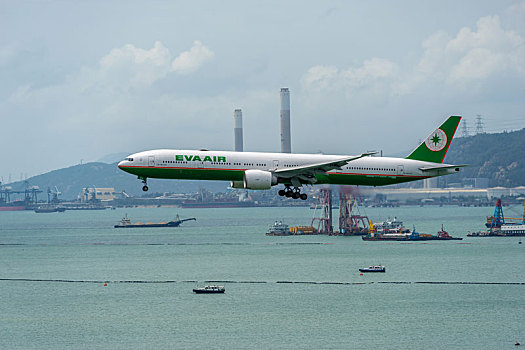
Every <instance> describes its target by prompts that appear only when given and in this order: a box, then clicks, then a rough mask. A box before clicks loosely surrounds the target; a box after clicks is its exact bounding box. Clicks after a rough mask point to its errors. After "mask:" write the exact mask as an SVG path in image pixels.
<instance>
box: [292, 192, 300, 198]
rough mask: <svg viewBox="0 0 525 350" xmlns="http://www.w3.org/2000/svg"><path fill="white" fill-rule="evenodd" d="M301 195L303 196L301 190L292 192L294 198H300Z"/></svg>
mask: <svg viewBox="0 0 525 350" xmlns="http://www.w3.org/2000/svg"><path fill="white" fill-rule="evenodd" d="M300 196H301V194H300V193H299V192H294V193H293V194H292V197H293V199H298V198H299V197H300Z"/></svg>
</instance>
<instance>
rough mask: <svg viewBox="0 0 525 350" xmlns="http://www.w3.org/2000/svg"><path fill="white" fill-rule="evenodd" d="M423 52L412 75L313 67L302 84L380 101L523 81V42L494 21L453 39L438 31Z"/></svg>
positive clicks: (383, 62)
mask: <svg viewBox="0 0 525 350" xmlns="http://www.w3.org/2000/svg"><path fill="white" fill-rule="evenodd" d="M522 7H523V4H522V5H521V7H520V9H521V8H522ZM422 48H423V54H422V57H421V58H420V59H419V60H418V62H417V64H416V65H415V66H414V67H413V69H408V70H405V71H401V70H400V68H399V67H400V64H397V63H395V62H392V61H390V60H387V59H384V58H371V59H368V60H365V61H364V62H363V64H362V65H360V66H357V67H356V66H350V67H347V68H344V69H340V68H338V67H335V66H322V65H318V66H314V67H311V68H310V69H308V70H307V72H306V73H305V74H304V75H303V77H302V79H301V84H302V87H303V88H304V89H305V90H307V91H312V92H322V91H324V92H329V91H334V90H338V89H343V90H344V91H345V92H346V94H347V95H359V96H361V95H363V94H364V93H366V94H367V95H368V96H369V97H370V95H371V94H375V95H376V98H377V99H384V98H385V96H399V95H406V94H410V93H413V92H417V91H418V90H419V89H421V88H424V89H427V88H428V87H429V86H431V87H433V88H441V89H450V88H451V87H455V88H458V89H461V88H471V87H472V84H477V85H483V84H488V83H487V82H488V81H489V79H495V78H498V77H500V76H517V77H518V79H519V78H520V77H521V78H523V77H524V76H525V40H524V38H523V37H521V36H520V35H519V34H518V33H516V32H514V31H512V30H505V29H504V28H502V26H501V22H500V18H499V17H498V16H487V17H482V18H480V19H479V20H478V21H477V23H476V29H475V30H473V29H471V28H469V27H464V28H461V29H460V30H459V31H458V32H457V34H456V35H455V36H454V37H451V36H450V35H448V34H447V33H446V32H445V31H438V32H436V33H435V34H433V35H431V36H430V37H428V38H427V39H426V40H424V41H423V43H422Z"/></svg>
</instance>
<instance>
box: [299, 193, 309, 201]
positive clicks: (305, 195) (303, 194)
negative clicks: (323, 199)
mask: <svg viewBox="0 0 525 350" xmlns="http://www.w3.org/2000/svg"><path fill="white" fill-rule="evenodd" d="M300 198H301V199H302V200H303V201H305V200H306V198H308V195H307V194H306V193H301V196H300Z"/></svg>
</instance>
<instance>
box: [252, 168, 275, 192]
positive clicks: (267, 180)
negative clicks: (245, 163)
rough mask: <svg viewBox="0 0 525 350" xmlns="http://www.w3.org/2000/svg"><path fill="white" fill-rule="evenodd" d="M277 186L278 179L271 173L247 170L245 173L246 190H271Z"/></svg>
mask: <svg viewBox="0 0 525 350" xmlns="http://www.w3.org/2000/svg"><path fill="white" fill-rule="evenodd" d="M273 185H277V177H276V176H275V175H273V174H272V173H271V172H269V171H264V170H246V171H245V172H244V188H246V189H248V190H269V189H270V188H271V187H272V186H273Z"/></svg>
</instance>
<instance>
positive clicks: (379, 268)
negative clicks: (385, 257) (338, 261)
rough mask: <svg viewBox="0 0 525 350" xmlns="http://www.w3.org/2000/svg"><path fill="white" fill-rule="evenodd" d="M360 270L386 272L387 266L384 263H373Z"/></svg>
mask: <svg viewBox="0 0 525 350" xmlns="http://www.w3.org/2000/svg"><path fill="white" fill-rule="evenodd" d="M359 272H386V267H384V266H383V265H371V266H368V267H367V268H363V269H359Z"/></svg>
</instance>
